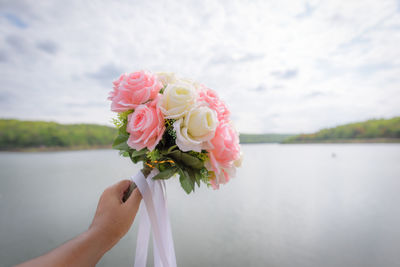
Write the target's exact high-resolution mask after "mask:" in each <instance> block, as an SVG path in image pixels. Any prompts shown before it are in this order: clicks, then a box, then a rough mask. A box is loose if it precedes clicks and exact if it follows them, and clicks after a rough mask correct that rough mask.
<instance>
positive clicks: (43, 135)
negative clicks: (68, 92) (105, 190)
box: [0, 119, 116, 150]
mask: <svg viewBox="0 0 400 267" xmlns="http://www.w3.org/2000/svg"><path fill="white" fill-rule="evenodd" d="M115 136H116V129H114V128H111V127H107V126H102V125H95V124H59V123H55V122H44V121H20V120H11V119H1V120H0V149H1V150H14V149H27V148H41V149H45V148H68V149H70V148H72V149H74V148H91V147H105V146H111V144H112V141H113V139H114V137H115Z"/></svg>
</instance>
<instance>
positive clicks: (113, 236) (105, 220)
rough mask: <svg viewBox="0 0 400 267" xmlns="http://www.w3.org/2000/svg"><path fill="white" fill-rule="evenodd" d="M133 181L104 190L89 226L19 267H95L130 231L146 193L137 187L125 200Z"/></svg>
mask: <svg viewBox="0 0 400 267" xmlns="http://www.w3.org/2000/svg"><path fill="white" fill-rule="evenodd" d="M130 185H131V181H129V180H122V181H120V182H118V183H116V184H114V185H112V186H110V187H108V188H107V189H106V190H104V192H103V194H102V195H101V197H100V200H99V203H98V205H97V210H96V213H95V215H94V218H93V221H92V224H91V225H90V227H89V229H88V230H87V231H85V232H83V233H82V234H80V235H78V236H77V237H75V238H74V239H72V240H70V241H68V242H66V243H64V244H63V245H61V246H60V247H58V248H55V249H54V250H52V251H50V252H48V253H47V254H45V255H43V256H40V257H38V258H35V259H32V260H30V261H27V262H24V263H22V264H20V265H18V266H17V267H36V266H42V267H47V266H82V267H86V266H95V265H96V263H97V262H98V261H99V260H100V259H101V257H102V256H103V255H104V254H105V253H106V252H107V251H109V250H110V249H111V248H112V247H113V246H114V245H115V244H117V243H118V241H119V240H120V239H121V238H122V237H123V236H124V235H125V234H126V233H127V232H128V230H129V228H130V227H131V225H132V223H133V220H134V219H135V216H136V213H137V211H138V208H139V204H140V201H141V199H142V196H141V195H140V193H139V191H138V189H135V190H134V191H133V192H132V194H131V195H130V197H129V198H128V199H127V200H126V202H123V201H122V197H123V194H124V192H125V191H127V190H128V189H129V186H130Z"/></svg>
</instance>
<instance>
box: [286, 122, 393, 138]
mask: <svg viewBox="0 0 400 267" xmlns="http://www.w3.org/2000/svg"><path fill="white" fill-rule="evenodd" d="M331 142H333V143H340V142H400V117H395V118H392V119H373V120H368V121H365V122H357V123H350V124H345V125H341V126H337V127H334V128H328V129H323V130H320V131H318V132H316V133H312V134H300V135H296V136H293V137H289V138H288V139H287V140H285V141H284V143H331Z"/></svg>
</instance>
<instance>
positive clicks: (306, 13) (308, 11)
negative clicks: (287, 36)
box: [296, 2, 316, 19]
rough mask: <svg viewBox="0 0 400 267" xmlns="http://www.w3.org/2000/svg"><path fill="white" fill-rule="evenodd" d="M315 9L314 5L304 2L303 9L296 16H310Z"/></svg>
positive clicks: (300, 17)
mask: <svg viewBox="0 0 400 267" xmlns="http://www.w3.org/2000/svg"><path fill="white" fill-rule="evenodd" d="M315 9H316V6H311V5H310V3H308V2H306V3H305V5H304V10H303V11H302V12H301V13H299V14H297V15H296V18H298V19H302V18H306V17H310V16H312V14H313V13H314V11H315Z"/></svg>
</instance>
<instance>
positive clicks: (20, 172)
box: [0, 144, 400, 267]
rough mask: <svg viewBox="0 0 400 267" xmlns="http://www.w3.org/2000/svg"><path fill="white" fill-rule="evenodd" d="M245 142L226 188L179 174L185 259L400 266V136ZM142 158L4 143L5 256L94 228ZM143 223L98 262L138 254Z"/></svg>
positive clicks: (195, 262) (172, 206)
mask: <svg viewBox="0 0 400 267" xmlns="http://www.w3.org/2000/svg"><path fill="white" fill-rule="evenodd" d="M243 150H244V153H245V161H244V163H243V167H242V168H241V169H239V171H238V173H237V177H236V178H235V179H234V180H232V181H231V182H230V183H229V184H227V185H225V186H223V187H222V188H221V190H219V191H213V190H212V189H207V188H204V187H203V188H201V189H199V190H196V193H195V194H192V195H189V196H187V195H186V194H185V193H184V191H183V190H182V189H181V188H180V187H179V184H178V181H176V180H171V181H169V182H168V201H169V211H170V216H171V222H172V231H173V234H174V239H175V250H176V255H177V262H178V266H279V267H284V266H304V267H306V266H307V267H313V266H315V267H317V266H318V267H319V266H324V267H325V266H363V267H365V266H393V267H394V266H400V205H399V203H400V145H372V144H369V145H360V144H357V145H351V144H347V145H247V146H246V145H245V146H243ZM138 170H139V168H138V167H136V166H134V165H133V164H131V163H130V161H129V160H127V159H125V158H120V157H119V156H118V153H117V152H116V151H112V150H96V151H73V152H49V153H47V152H45V153H43V152H42V153H10V152H3V153H0V266H11V265H13V264H17V263H19V262H21V261H24V260H27V259H29V258H32V257H36V256H38V255H40V254H42V253H44V252H46V251H48V250H50V249H52V248H54V247H56V246H58V245H60V244H62V243H63V242H64V241H66V240H68V239H70V238H72V237H74V236H75V235H77V234H79V233H81V232H82V231H84V230H86V229H87V227H88V226H89V224H90V222H91V219H92V217H93V214H94V212H95V208H96V205H97V201H98V198H99V196H100V194H101V193H102V191H103V190H104V188H106V187H107V186H109V185H110V184H112V183H115V182H116V181H118V180H120V179H122V178H126V177H129V176H131V175H133V174H135V173H136V172H137V171H138ZM136 229H137V223H136V222H135V224H134V226H133V227H132V229H131V231H130V232H129V233H128V234H127V235H126V236H125V237H124V238H123V239H122V240H121V242H120V243H119V244H118V245H117V246H116V247H114V248H113V249H112V250H111V251H110V252H108V253H107V254H106V255H105V256H104V257H103V259H102V260H101V262H99V264H98V266H116V267H118V266H133V258H134V251H135V243H136V234H137V232H136ZM149 260H151V257H149ZM151 265H152V264H151V262H150V263H149V266H151Z"/></svg>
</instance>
